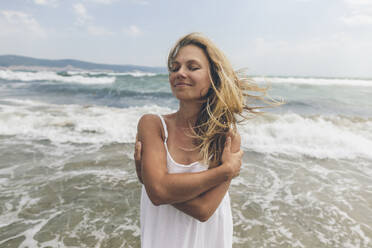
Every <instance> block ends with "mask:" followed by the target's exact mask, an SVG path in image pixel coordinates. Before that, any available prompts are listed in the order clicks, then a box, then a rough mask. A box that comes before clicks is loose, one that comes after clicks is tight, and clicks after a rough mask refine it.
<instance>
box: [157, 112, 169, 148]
mask: <svg viewBox="0 0 372 248" xmlns="http://www.w3.org/2000/svg"><path fill="white" fill-rule="evenodd" d="M158 116H159V118H160V120H161V123H162V124H163V129H164V135H165V139H164V143H166V142H167V139H168V130H167V124H165V121H164V118H163V116H161V115H158Z"/></svg>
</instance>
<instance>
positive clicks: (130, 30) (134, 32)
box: [123, 25, 142, 37]
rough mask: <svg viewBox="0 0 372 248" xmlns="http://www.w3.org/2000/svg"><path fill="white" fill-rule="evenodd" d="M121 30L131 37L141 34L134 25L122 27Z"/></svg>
mask: <svg viewBox="0 0 372 248" xmlns="http://www.w3.org/2000/svg"><path fill="white" fill-rule="evenodd" d="M123 32H124V33H125V34H127V35H129V36H133V37H136V36H139V35H141V34H142V31H141V30H140V29H139V28H138V27H137V26H136V25H131V26H129V27H127V28H123Z"/></svg>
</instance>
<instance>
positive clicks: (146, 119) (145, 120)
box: [138, 114, 159, 126]
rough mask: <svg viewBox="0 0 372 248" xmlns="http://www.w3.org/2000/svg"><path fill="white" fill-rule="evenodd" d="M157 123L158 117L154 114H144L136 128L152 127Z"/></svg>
mask: <svg viewBox="0 0 372 248" xmlns="http://www.w3.org/2000/svg"><path fill="white" fill-rule="evenodd" d="M157 123H159V116H157V115H154V114H144V115H142V116H141V118H140V119H139V121H138V126H140V125H144V126H152V125H156V124H157Z"/></svg>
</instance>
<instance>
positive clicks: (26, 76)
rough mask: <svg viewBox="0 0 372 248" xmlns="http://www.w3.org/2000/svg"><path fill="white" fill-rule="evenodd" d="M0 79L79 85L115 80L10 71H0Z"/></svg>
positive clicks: (113, 80)
mask: <svg viewBox="0 0 372 248" xmlns="http://www.w3.org/2000/svg"><path fill="white" fill-rule="evenodd" d="M0 78H1V79H5V80H16V81H23V82H30V81H52V82H67V83H79V84H112V83H114V82H115V80H116V78H115V77H113V76H111V77H87V76H83V75H73V76H61V75H58V74H57V73H56V72H53V71H36V72H26V71H12V70H0Z"/></svg>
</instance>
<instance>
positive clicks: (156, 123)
mask: <svg viewBox="0 0 372 248" xmlns="http://www.w3.org/2000/svg"><path fill="white" fill-rule="evenodd" d="M161 125H162V124H161V120H160V117H159V116H158V115H154V114H145V115H143V116H141V118H140V119H139V121H138V125H137V131H138V134H139V135H140V136H141V134H143V133H150V134H151V133H152V134H157V133H158V134H159V133H160V134H161Z"/></svg>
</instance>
